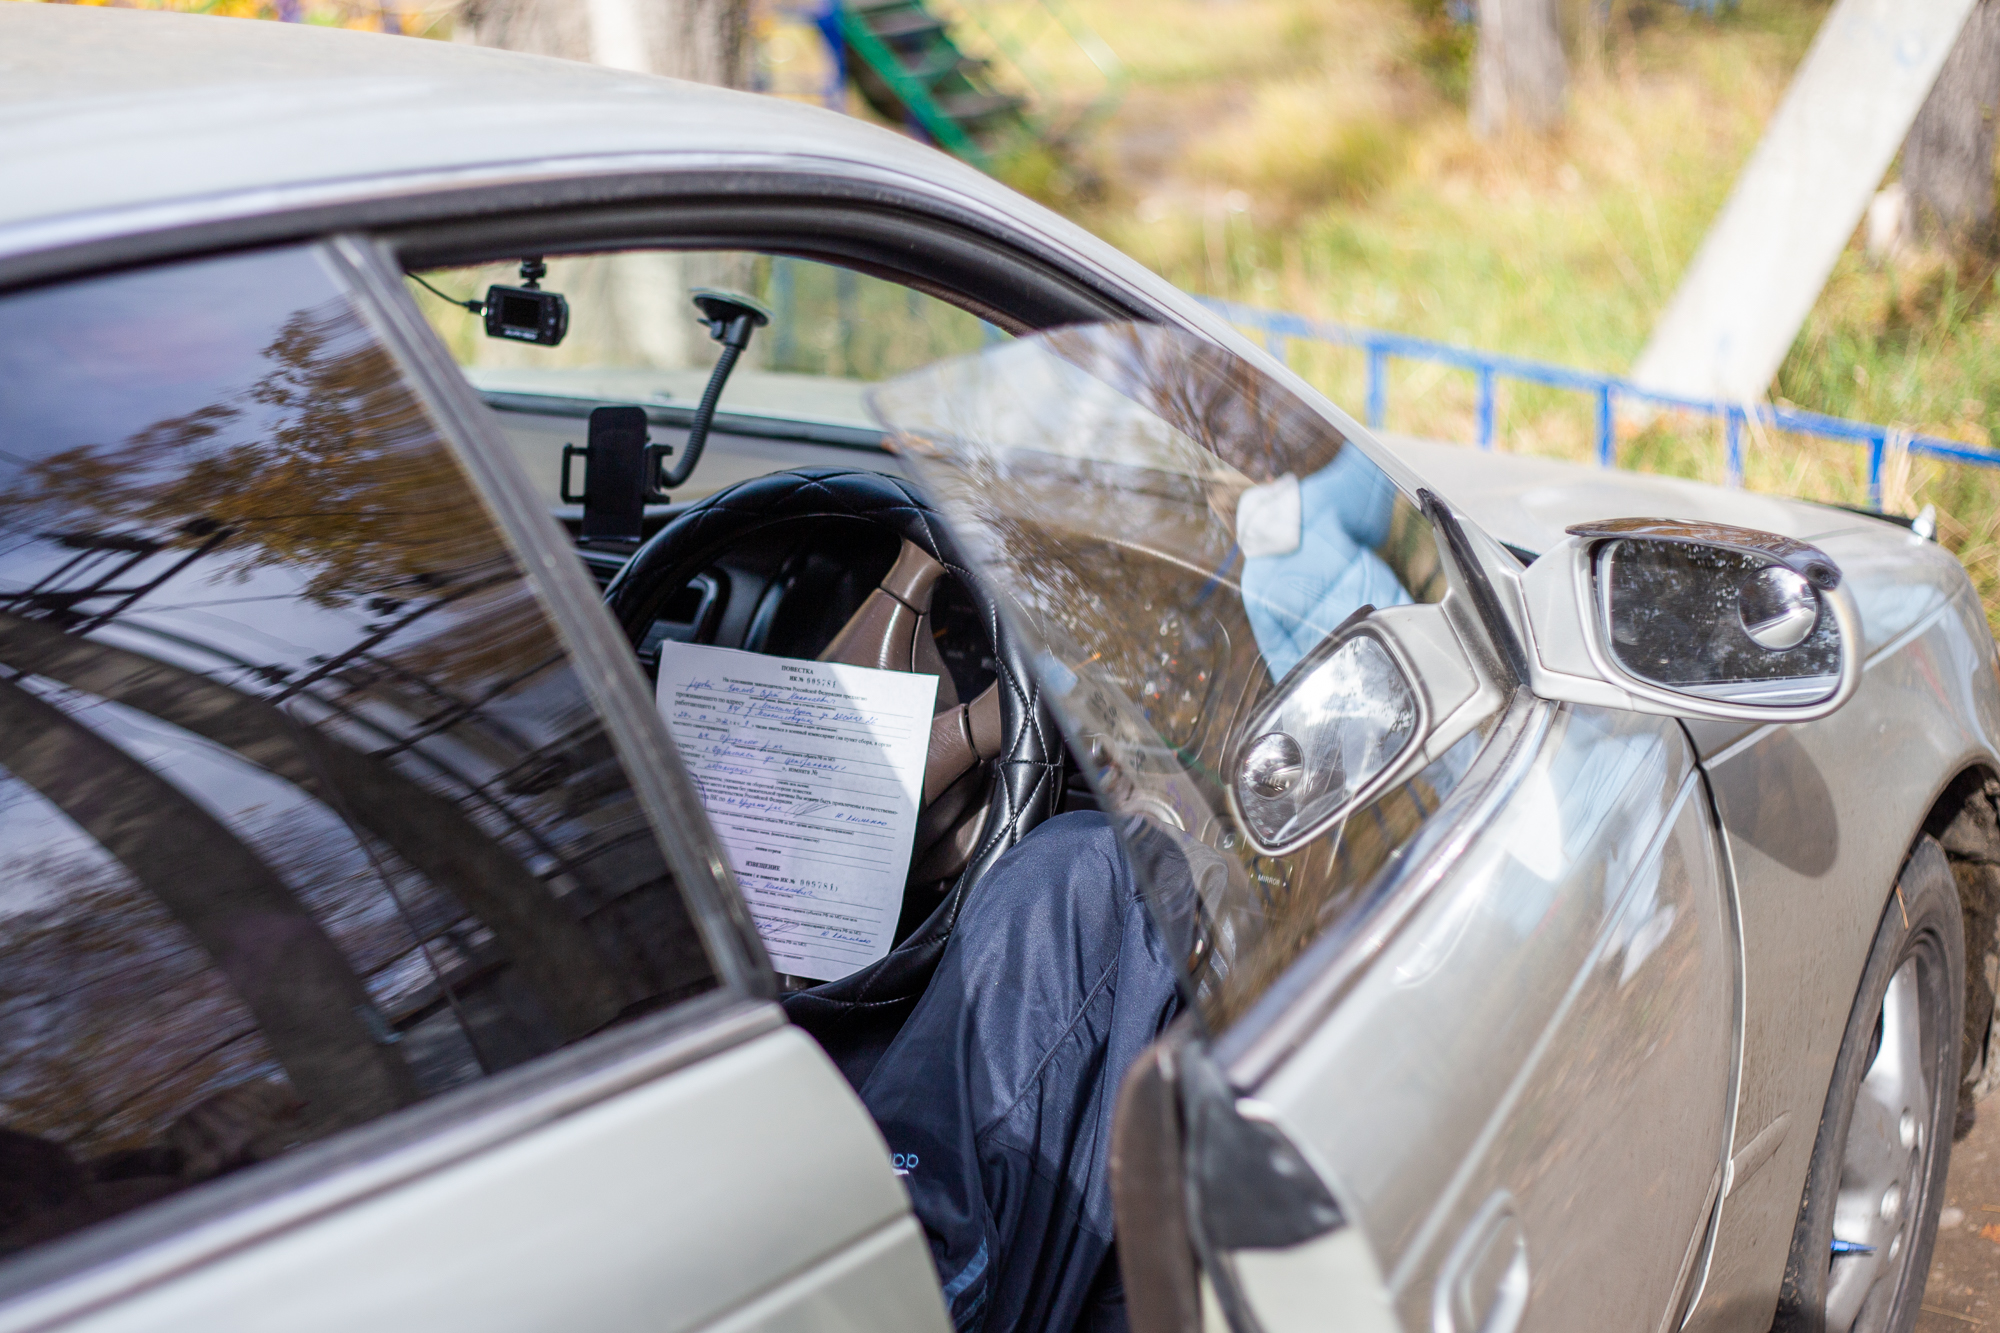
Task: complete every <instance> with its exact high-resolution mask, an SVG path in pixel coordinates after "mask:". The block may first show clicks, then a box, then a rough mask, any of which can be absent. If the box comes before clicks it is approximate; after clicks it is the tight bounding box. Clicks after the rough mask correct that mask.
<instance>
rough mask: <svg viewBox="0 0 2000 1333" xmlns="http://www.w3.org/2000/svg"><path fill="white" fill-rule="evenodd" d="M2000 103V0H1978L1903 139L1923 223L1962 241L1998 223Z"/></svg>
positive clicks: (1913, 199)
mask: <svg viewBox="0 0 2000 1333" xmlns="http://www.w3.org/2000/svg"><path fill="white" fill-rule="evenodd" d="M1996 111H2000V0H1979V3H1978V4H1977V5H1976V6H1975V7H1974V8H1973V11H1972V16H1971V17H1970V18H1968V19H1966V21H1965V27H1964V29H1963V30H1962V31H1961V32H1960V33H1959V34H1958V43H1957V45H1955V46H1953V47H1952V48H1951V55H1950V56H1949V57H1947V58H1946V59H1945V62H1944V68H1943V69H1942V70H1940V71H1939V72H1938V77H1937V83H1936V84H1934V85H1933V86H1932V87H1931V94H1930V96H1929V97H1927V98H1925V99H1924V109H1923V110H1922V111H1919V112H1918V113H1917V122H1916V124H1914V125H1912V126H1911V127H1910V137H1909V139H1908V140H1906V141H1905V142H1904V144H1903V188H1904V189H1905V190H1907V191H1908V192H1909V199H1910V205H1911V208H1912V209H1913V210H1914V212H1915V214H1916V216H1915V219H1914V220H1915V222H1916V224H1917V226H1918V228H1919V229H1920V230H1921V231H1923V232H1926V233H1929V234H1932V235H1939V234H1941V235H1942V236H1943V238H1945V239H1948V240H1953V241H1958V242H1964V241H1968V240H1971V239H1974V238H1975V237H1979V236H1981V235H1982V234H1983V233H1985V232H1987V231H1989V230H1990V229H1991V227H1992V225H1993V132H1994V116H1995V113H1996Z"/></svg>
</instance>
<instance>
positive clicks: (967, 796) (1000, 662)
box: [604, 468, 1062, 1074]
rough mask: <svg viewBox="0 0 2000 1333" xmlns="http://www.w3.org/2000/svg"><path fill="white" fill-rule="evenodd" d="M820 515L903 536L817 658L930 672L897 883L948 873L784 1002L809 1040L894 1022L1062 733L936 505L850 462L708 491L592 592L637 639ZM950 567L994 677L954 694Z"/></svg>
mask: <svg viewBox="0 0 2000 1333" xmlns="http://www.w3.org/2000/svg"><path fill="white" fill-rule="evenodd" d="M827 518H846V519H859V520H862V521H864V522H867V523H871V524H874V525H876V526H878V527H882V528H887V529H888V530H889V531H890V532H892V533H894V534H895V535H896V536H898V537H900V538H901V539H902V547H901V550H900V552H899V554H898V556H897V558H896V563H895V565H894V566H893V567H892V568H891V569H890V571H889V573H888V574H887V575H886V576H885V577H884V578H883V580H882V582H881V584H880V585H879V586H878V587H877V588H876V589H875V590H874V591H872V592H871V593H869V594H868V597H867V599H866V600H864V601H863V602H862V604H861V607H860V608H859V609H858V610H857V611H855V613H854V614H853V616H851V617H850V618H849V619H848V621H847V623H846V625H845V626H843V627H842V628H841V630H840V632H839V633H838V634H836V635H835V636H834V638H833V641H832V642H831V643H830V644H829V645H828V646H827V648H826V650H825V651H824V652H822V653H821V654H820V659H821V660H822V661H836V662H847V663H851V664H854V665H858V666H870V667H881V668H885V669H888V670H892V671H923V672H927V673H931V674H935V675H936V676H937V677H938V701H937V713H936V716H935V717H934V718H933V719H932V724H931V742H930V755H929V760H928V762H927V763H926V765H925V771H924V791H923V800H924V804H923V807H922V810H921V811H920V813H919V815H918V822H917V839H916V849H915V851H914V852H913V854H912V858H911V876H910V885H909V887H908V888H907V889H906V893H918V892H921V891H922V886H924V885H926V884H933V883H937V882H940V881H943V880H947V879H950V880H952V881H953V882H952V885H951V888H950V890H949V891H948V892H947V893H945V894H944V895H943V897H942V900H941V901H937V906H936V908H935V909H934V910H933V911H931V912H930V914H929V915H928V917H927V918H926V919H924V921H923V922H922V924H920V925H919V926H917V927H916V929H915V930H914V931H912V932H911V933H910V934H909V935H908V936H907V937H906V938H904V939H903V940H901V941H900V942H899V943H897V944H896V945H895V947H893V948H892V949H891V950H890V951H889V953H888V955H887V956H886V957H884V958H881V959H878V960H876V961H875V962H874V963H871V964H869V965H868V966H866V967H864V968H862V969H861V970H860V971H858V972H855V973H852V974H850V975H849V976H847V977H844V978H842V979H841V980H839V981H833V982H827V983H825V984H823V985H819V986H813V987H810V988H808V989H806V990H803V991H800V992H796V993H794V994H792V995H789V996H787V997H786V1008H787V1010H788V1011H789V1012H790V1013H791V1015H792V1017H793V1018H794V1019H795V1020H797V1021H800V1022H801V1023H802V1025H804V1026H806V1027H808V1028H809V1030H815V1035H821V1034H820V1032H819V1031H817V1030H816V1029H817V1028H818V1027H819V1026H820V1024H819V1023H818V1022H806V1021H805V1019H806V1017H807V1016H808V1015H809V1014H810V1015H811V1016H813V1017H814V1018H816V1019H826V1020H828V1021H830V1022H832V1023H833V1025H834V1026H835V1027H847V1026H849V1025H850V1023H851V1022H853V1021H860V1020H862V1019H864V1018H867V1017H868V1016H870V1015H872V1016H874V1017H875V1018H889V1017H892V1016H893V1019H894V1023H895V1025H896V1026H900V1023H901V1018H902V1016H904V1015H906V1014H907V1012H908V1008H909V1007H910V1006H914V1004H915V1002H916V999H917V998H918V997H919V996H921V995H922V993H923V987H924V986H925V985H926V984H928V983H929V980H930V976H931V973H932V972H933V971H934V970H935V969H936V966H937V960H938V957H939V956H940V955H941V954H942V953H943V951H944V946H945V943H946V942H947V941H948V940H949V938H950V936H951V931H952V928H953V927H954V926H955V925H956V924H957V921H958V914H959V909H960V907H961V906H962V905H963V903H964V901H965V896H966V894H967V893H969V892H971V891H972V890H973V888H974V886H975V885H976V884H977V883H978V881H979V878H980V876H981V875H983V874H984V873H985V872H986V871H987V870H988V869H989V868H990V867H991V866H992V865H993V863H994V862H995V861H997V860H999V859H1000V857H1001V855H1002V854H1004V853H1005V852H1006V851H1007V849H1008V848H1010V847H1012V846H1013V845H1014V844H1015V843H1017V842H1019V841H1020V840H1021V838H1022V837H1023V836H1024V835H1026V833H1027V832H1028V830H1030V829H1032V828H1033V827H1034V826H1035V825H1037V824H1039V823H1041V821H1042V820H1043V819H1045V818H1047V817H1048V815H1049V813H1050V812H1051V810H1052V809H1053V808H1054V805H1055V801H1056V798H1057V787H1058V783H1059V768H1060V764H1061V759H1062V742H1061V740H1060V738H1059V737H1058V735H1057V733H1056V730H1055V726H1054V724H1053V723H1052V722H1051V721H1050V719H1049V716H1048V713H1047V711H1046V710H1045V709H1044V708H1043V706H1042V703H1041V695H1040V691H1039V687H1038V686H1037V685H1036V683H1035V678H1034V674H1033V673H1032V672H1031V671H1030V670H1029V669H1028V662H1027V659H1026V656H1025V655H1024V654H1023V653H1022V652H1021V650H1020V647H1019V645H1017V644H1016V643H1014V642H1013V640H1012V638H1011V636H1009V634H1008V633H1007V630H1006V627H1005V626H1004V624H1003V623H1002V622H1001V619H1000V616H999V613H998V611H997V609H996V608H995V607H994V605H993V601H992V598H991V597H990V596H989V595H988V594H987V592H986V590H985V588H984V587H983V586H982V584H981V583H980V581H979V580H978V579H977V578H976V577H974V575H973V573H972V571H971V570H970V569H969V568H968V567H967V566H966V564H965V562H964V561H963V559H961V558H960V556H959V554H958V549H957V547H956V545H955V544H954V543H953V541H952V539H951V535H950V533H949V532H948V531H946V529H945V527H944V524H943V521H942V520H941V519H940V518H939V516H938V514H937V513H936V511H934V510H932V509H931V508H930V507H929V506H928V505H926V504H925V503H924V502H923V501H922V500H921V499H919V498H918V496H917V494H916V492H915V491H914V490H913V489H912V488H911V487H910V486H909V484H908V483H906V482H904V481H902V480H900V479H898V478H895V477H889V476H885V475H883V474H881V473H879V472H868V471H863V470H861V469H858V468H857V469H843V468H796V469H793V470H790V471H786V472H774V473H771V474H768V475H766V476H761V477H754V478H752V479H750V480H749V481H744V482H739V483H737V484H736V485H734V486H731V487H729V488H728V489H726V490H721V491H717V492H716V493H715V494H713V495H711V496H709V497H707V498H706V499H704V500H701V501H698V502H697V503H695V504H694V505H692V506H690V507H689V508H688V509H686V510H684V511H683V512H681V513H680V514H678V515H676V516H675V517H674V518H673V519H672V520H671V521H670V522H668V524H667V525H666V526H665V527H663V528H661V529H660V530H659V531H658V532H657V533H655V534H654V535H653V536H652V537H651V538H650V539H649V540H648V541H647V542H646V543H645V544H644V545H643V546H641V547H640V548H639V550H638V553H637V554H635V555H634V556H633V557H632V559H631V561H630V562H629V563H627V564H626V566H625V567H624V569H622V570H621V571H620V572H619V574H618V576H617V577H616V578H615V579H613V580H612V581H611V584H610V586H609V587H608V588H606V589H605V593H604V597H605V601H606V603H607V604H608V605H609V606H610V609H611V613H612V614H613V615H614V616H616V617H617V618H618V623H619V624H620V625H621V626H623V627H624V630H625V634H626V636H627V637H628V638H629V639H631V641H632V643H633V644H634V645H635V646H636V645H637V644H638V643H639V642H640V641H641V640H642V639H643V638H644V637H645V635H646V632H647V631H648V630H649V629H650V628H651V626H652V624H653V622H654V621H655V620H656V619H657V618H658V617H659V616H660V614H661V612H662V611H663V610H664V609H665V607H666V605H667V602H668V600H669V599H670V598H671V597H673V595H674V594H675V593H677V592H679V591H680V590H681V589H682V588H683V587H685V586H686V585H687V583H688V581H689V580H690V579H692V578H694V577H695V576H696V575H697V574H699V573H701V571H702V570H703V569H705V568H707V567H708V566H710V565H712V564H713V563H714V562H715V560H716V558H717V557H719V556H720V555H721V554H722V553H723V552H724V551H726V550H727V549H728V548H729V547H730V546H732V545H734V544H736V543H738V542H741V541H743V540H744V539H745V538H747V537H749V536H751V535H752V534H754V533H757V532H760V531H763V530H765V529H768V528H772V527H777V526H780V525H789V524H797V523H801V522H804V521H809V520H815V519H827ZM947 575H950V576H951V577H953V578H956V579H957V580H958V582H959V585H960V586H961V587H962V588H963V589H964V590H965V592H966V594H967V595H968V596H969V597H970V599H971V600H972V602H973V604H974V606H975V607H976V608H977V611H978V614H979V619H980V621H981V623H982V624H983V625H984V626H985V629H986V633H987V637H988V638H989V639H990V640H991V642H992V646H993V659H994V662H995V674H996V679H995V680H994V682H993V684H992V685H991V686H990V687H988V689H987V690H985V691H984V692H983V693H982V694H981V695H980V696H979V697H978V698H976V699H973V700H969V701H965V702H961V701H960V700H959V699H958V697H957V690H956V687H955V686H954V685H953V682H952V678H951V673H950V672H949V671H947V670H946V669H945V666H944V663H943V660H942V659H941V658H940V657H939V655H938V650H937V645H936V644H935V642H933V640H932V638H931V632H930V603H931V595H932V592H933V590H934V589H935V588H936V586H937V584H938V582H939V581H940V580H941V579H943V578H944V577H945V576H947ZM897 1011H900V1012H897ZM869 1025H870V1026H872V1025H873V1024H872V1023H870V1024H869ZM890 1035H893V1029H892V1030H891V1031H890ZM883 1044H884V1045H886V1041H885V1042H884V1043H883ZM842 1045H843V1046H848V1045H851V1042H843V1043H842ZM836 1058H837V1059H839V1058H841V1057H840V1055H839V1054H836ZM843 1063H844V1062H843ZM870 1063H872V1058H871V1059H870ZM849 1072H850V1074H851V1073H852V1071H849Z"/></svg>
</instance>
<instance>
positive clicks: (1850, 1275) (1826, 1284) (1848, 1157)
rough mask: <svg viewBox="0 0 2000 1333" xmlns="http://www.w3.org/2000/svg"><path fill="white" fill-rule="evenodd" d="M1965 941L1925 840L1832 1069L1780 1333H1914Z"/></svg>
mask: <svg viewBox="0 0 2000 1333" xmlns="http://www.w3.org/2000/svg"><path fill="white" fill-rule="evenodd" d="M1964 1004H1965V938H1964V927H1963V924H1962V917H1961V914H1960V911H1959V902H1958V886H1957V883H1956V882H1955V881H1954V880H1953V878H1952V874H1951V867H1950V865H1949V864H1948V863H1947V862H1946V860H1945V855H1944V849H1943V848H1941V847H1940V846H1938V843H1937V841H1936V839H1934V838H1930V837H1923V838H1919V839H1918V840H1917V844H1916V846H1915V847H1914V848H1913V849H1912V850H1911V852H1910V857H1909V859H1908V860H1907V861H1905V862H1904V863H1903V869H1902V873H1901V874H1900V875H1899V876H1898V877H1897V880H1896V885H1895V889H1894V891H1893V892H1891V893H1890V895H1889V901H1888V904H1887V906H1886V908H1885V910H1884V911H1883V914H1882V921H1881V924H1880V925H1879V926H1878V927H1877V929H1876V932H1875V943H1874V947H1873V948H1872V949H1871V950H1870V951H1869V955H1868V965H1867V967H1866V968H1865V969H1863V971H1862V975H1861V988H1860V990H1859V991H1858V992H1857V993H1856V995H1855V997H1854V1007H1853V1009H1852V1011H1851V1012H1850V1013H1849V1015H1848V1019H1847V1031H1846V1034H1845V1036H1843V1038H1842V1039H1841V1043H1840V1056H1839V1058H1838V1059H1837V1060H1836V1061H1835V1062H1834V1066H1833V1079H1832V1083H1831V1085H1830V1086H1829V1088H1828V1090H1827V1095H1826V1108H1825V1110H1824V1111H1823V1112H1822V1113H1821V1116H1820V1124H1819V1137H1818V1139H1817V1140H1816V1141H1815V1142H1814V1144H1813V1155H1812V1164H1811V1166H1810V1168H1809V1170H1808V1172H1807V1175H1806V1190H1805V1196H1804V1198H1803V1199H1802V1200H1801V1202H1800V1205H1799V1216H1798V1224H1797V1226H1796V1227H1795V1228H1794V1230H1793V1233H1792V1250H1791V1256H1790V1258H1789V1259H1787V1261H1786V1263H1785V1279H1784V1286H1783V1287H1782V1288H1781V1290H1780V1294H1779V1297H1778V1310H1777V1318H1776V1319H1775V1320H1774V1322H1773V1324H1772V1327H1773V1329H1774V1331H1775V1333H1821V1330H1829V1331H1831V1333H1908V1330H1909V1329H1910V1328H1911V1327H1912V1326H1913V1325H1914V1324H1915V1323H1916V1320H1917V1313H1918V1309H1919V1306H1920V1305H1921V1303H1922V1301H1923V1293H1924V1280H1925V1278H1926V1276H1927V1275H1928V1273H1929V1270H1930V1259H1931V1246H1932V1243H1933V1242H1934V1241H1935V1240H1936V1239H1937V1219H1938V1211H1939V1209H1940V1208H1941V1207H1942V1206H1943V1203H1944V1176H1945V1168H1946V1166H1947V1165H1948V1164H1949V1162H1950V1159H1951V1133H1952V1126H1953V1121H1954V1118H1955V1116H1956V1114H1957V1109H1958V1075H1959V1069H1958V1060H1959V1042H1960V1040H1961V1031H1960V1029H1961V1027H1962V1026H1963V1018H1962V1015H1963V1010H1964Z"/></svg>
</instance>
